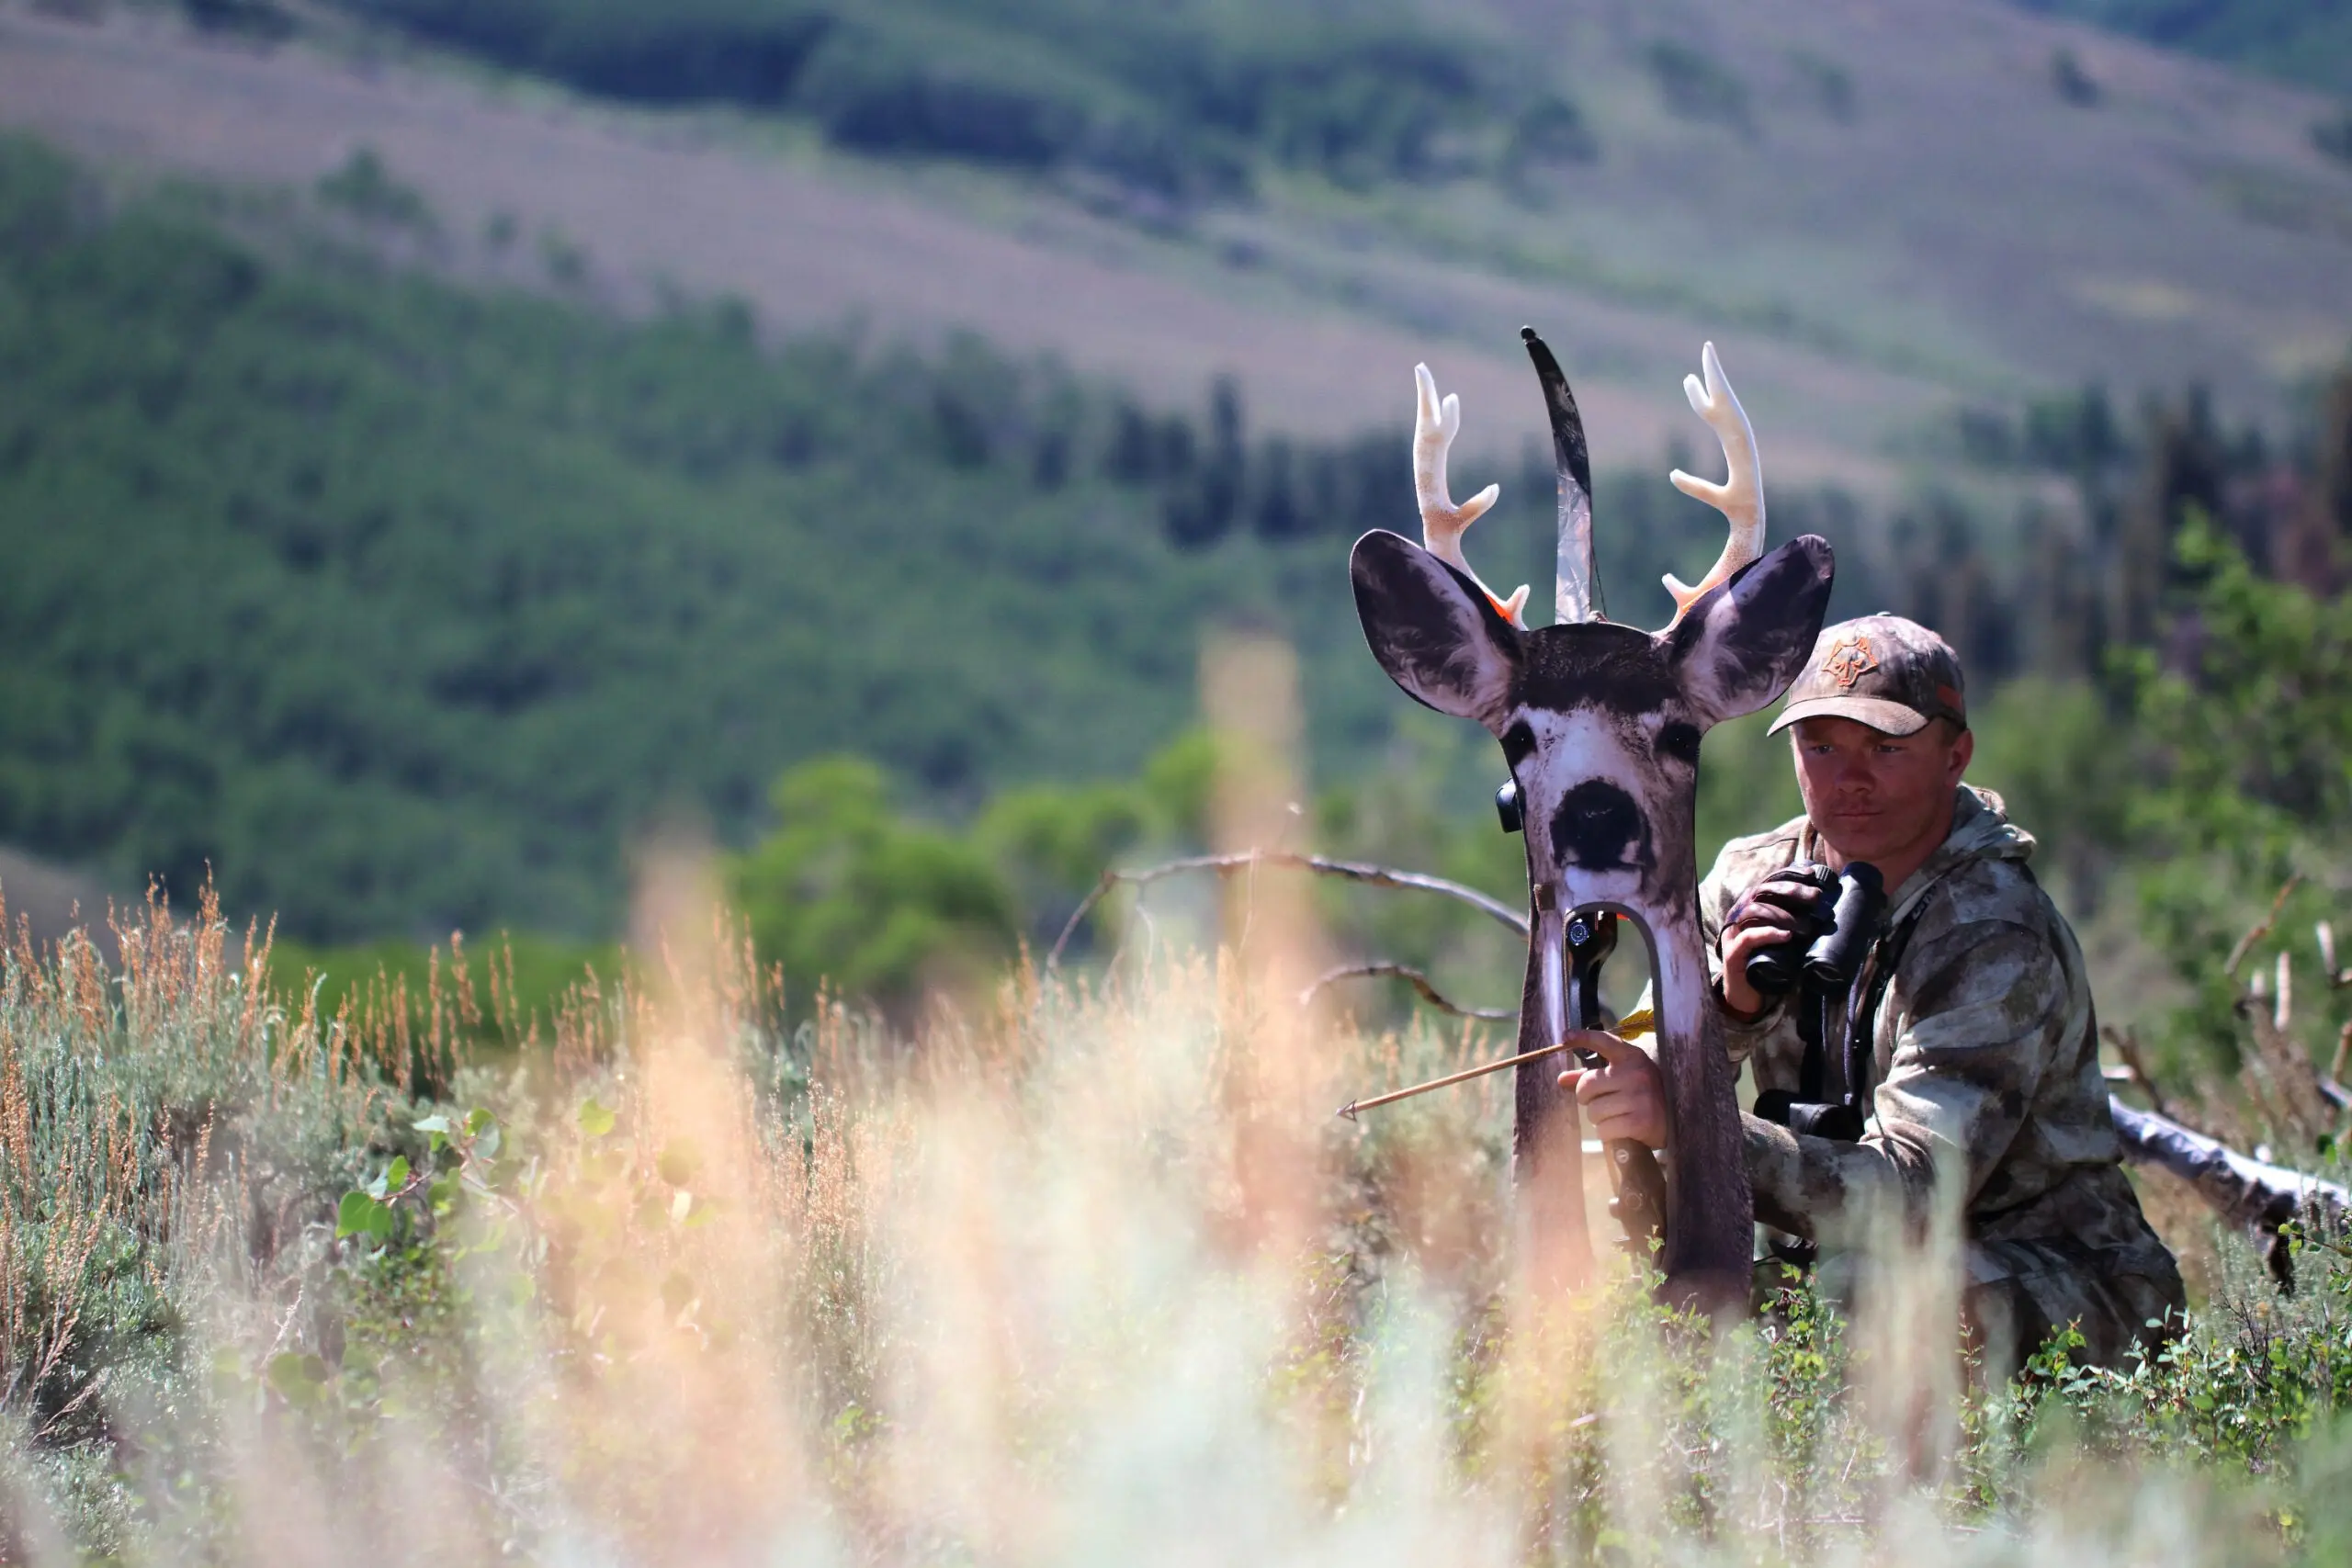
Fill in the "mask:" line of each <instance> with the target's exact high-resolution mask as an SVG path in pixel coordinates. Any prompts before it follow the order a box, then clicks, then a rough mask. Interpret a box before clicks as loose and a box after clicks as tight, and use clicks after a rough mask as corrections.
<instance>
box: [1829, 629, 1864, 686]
mask: <svg viewBox="0 0 2352 1568" xmlns="http://www.w3.org/2000/svg"><path fill="white" fill-rule="evenodd" d="M1877 668H1878V660H1877V658H1876V657H1875V656H1874V655H1872V654H1871V639H1870V638H1868V637H1863V636H1862V635H1860V633H1856V634H1855V635H1854V636H1852V637H1840V638H1838V643H1837V646H1836V647H1834V648H1832V649H1830V650H1829V657H1828V658H1827V659H1825V660H1822V662H1821V672H1822V673H1823V674H1824V675H1826V676H1828V677H1829V678H1830V679H1831V680H1833V681H1835V682H1838V690H1839V691H1841V692H1850V691H1852V690H1853V689H1854V682H1857V681H1859V680H1860V679H1861V678H1862V677H1863V676H1865V675H1867V674H1869V673H1870V672H1871V671H1873V670H1875V669H1877Z"/></svg>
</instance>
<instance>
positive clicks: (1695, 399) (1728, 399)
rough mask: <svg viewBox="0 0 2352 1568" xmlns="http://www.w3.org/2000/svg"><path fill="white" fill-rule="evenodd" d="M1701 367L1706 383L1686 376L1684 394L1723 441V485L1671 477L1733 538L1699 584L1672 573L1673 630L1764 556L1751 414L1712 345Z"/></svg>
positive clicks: (1677, 473) (1760, 473) (1678, 473)
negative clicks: (1720, 518) (1717, 516)
mask: <svg viewBox="0 0 2352 1568" xmlns="http://www.w3.org/2000/svg"><path fill="white" fill-rule="evenodd" d="M1699 363H1700V366H1701V367H1702V369H1704V370H1705V371H1706V374H1707V379H1706V384H1705V385H1704V386H1702V385H1701V384H1700V381H1699V378H1698V377H1696V376H1685V377H1684V378H1682V395H1683V396H1684V397H1687V398H1689V399H1690V400H1691V412H1694V413H1696V414H1697V415H1698V416H1699V417H1700V418H1701V419H1703V420H1705V421H1706V422H1707V423H1708V425H1709V426H1710V427H1711V428H1712V429H1713V431H1714V433H1715V439H1716V440H1718V441H1720V442H1722V443H1723V447H1724V468H1725V472H1724V482H1723V483H1721V484H1715V483H1713V482H1712V481H1711V480H1707V479H1700V478H1698V477H1697V476H1695V475H1691V474H1686V473H1684V472H1683V471H1682V470H1681V469H1679V468H1677V469H1675V470H1674V472H1673V474H1672V475H1670V476H1669V477H1670V478H1671V479H1673V481H1674V488H1675V489H1677V490H1679V491H1681V492H1682V493H1683V494H1685V495H1687V496H1690V497H1691V499H1692V500H1694V501H1703V502H1706V503H1707V504H1708V505H1709V506H1712V507H1713V508H1714V509H1715V510H1716V511H1718V512H1720V513H1723V514H1724V518H1725V519H1726V520H1728V521H1729V523H1730V524H1731V536H1730V537H1729V538H1727V539H1726V540H1724V553H1723V554H1722V555H1720V556H1718V557H1716V558H1715V564H1714V565H1713V566H1712V567H1710V568H1708V570H1707V575H1706V576H1704V577H1702V578H1701V579H1700V580H1699V581H1697V582H1696V583H1694V584H1692V585H1691V586H1689V587H1685V586H1684V585H1683V584H1682V581H1681V580H1680V579H1679V578H1677V577H1676V576H1675V575H1674V574H1673V573H1672V572H1668V573H1667V574H1666V579H1665V581H1666V591H1667V592H1668V593H1671V594H1673V595H1674V621H1669V622H1668V623H1667V625H1668V626H1673V625H1674V624H1675V622H1676V621H1679V620H1681V619H1682V617H1683V615H1684V614H1685V613H1686V612H1688V611H1689V610H1690V608H1691V605H1693V604H1697V603H1698V602H1699V598H1700V596H1701V595H1702V594H1703V593H1705V592H1707V591H1708V590H1709V589H1711V588H1713V587H1715V586H1716V585H1718V584H1719V583H1721V582H1723V581H1725V580H1726V579H1728V578H1729V577H1730V576H1731V574H1732V573H1733V572H1735V571H1737V570H1739V569H1740V568H1741V567H1744V566H1746V565H1747V563H1748V562H1749V561H1752V560H1754V559H1756V558H1758V556H1760V555H1762V554H1763V553H1764V469H1763V467H1762V465H1761V464H1760V463H1759V462H1758V458H1757V456H1756V432H1755V431H1754V430H1752V429H1750V428H1749V427H1748V423H1747V410H1745V409H1743V408H1741V407H1740V406H1739V398H1738V396H1737V395H1736V394H1735V393H1734V392H1733V391H1732V389H1731V382H1730V381H1729V380H1728V379H1727V378H1725V377H1724V365H1723V361H1722V360H1720V359H1718V358H1716V357H1715V345H1714V344H1712V343H1711V344H1707V345H1706V346H1705V347H1704V348H1702V349H1701V350H1700V353H1699Z"/></svg>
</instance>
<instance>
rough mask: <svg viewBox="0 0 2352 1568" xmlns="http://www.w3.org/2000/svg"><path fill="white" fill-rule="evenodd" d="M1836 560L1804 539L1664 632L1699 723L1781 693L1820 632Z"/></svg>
mask: <svg viewBox="0 0 2352 1568" xmlns="http://www.w3.org/2000/svg"><path fill="white" fill-rule="evenodd" d="M1835 566H1836V563H1835V561H1834V560H1833V558H1831V555H1830V551H1829V541H1828V540H1826V539H1824V538H1822V537H1820V536H1818V535H1815V534H1807V535H1805V536H1803V537H1801V538H1795V539H1791V540H1790V541H1789V542H1788V543H1787V544H1785V545H1782V546H1781V547H1780V548H1779V549H1777V550H1774V551H1772V552H1771V553H1770V554H1769V555H1767V556H1765V557H1763V558H1761V559H1758V560H1754V561H1750V562H1749V563H1748V564H1747V565H1746V566H1744V567H1742V568H1740V569H1739V570H1738V571H1736V572H1735V573H1733V574H1732V576H1731V578H1730V580H1729V581H1725V582H1724V583H1723V584H1721V585H1720V586H1718V587H1714V588H1711V589H1709V590H1708V591H1707V592H1705V593H1703V594H1702V595H1700V597H1699V598H1698V599H1697V600H1696V601H1694V602H1693V603H1692V604H1691V607H1690V608H1689V609H1688V610H1687V611H1686V612H1685V613H1684V614H1683V615H1682V618H1681V619H1680V620H1679V622H1677V623H1676V625H1675V626H1674V629H1673V630H1672V631H1671V632H1669V633H1668V634H1667V635H1668V641H1669V643H1670V645H1671V649H1672V657H1673V659H1674V660H1675V663H1676V666H1677V667H1678V668H1679V670H1680V671H1681V675H1682V682H1681V683H1682V690H1683V692H1684V693H1685V694H1686V695H1687V696H1688V697H1689V699H1690V702H1691V709H1692V710H1693V716H1695V717H1697V718H1698V719H1699V720H1700V722H1701V724H1702V726H1711V725H1716V724H1721V723H1722V722H1723V721H1724V720H1725V719H1727V718H1737V717H1738V716H1740V715H1742V714H1747V713H1754V712H1755V711H1756V710H1757V709H1758V708H1760V707H1762V706H1764V705H1766V704H1768V703H1770V702H1771V701H1772V700H1773V699H1774V698H1775V697H1778V696H1779V695H1780V694H1781V693H1782V692H1785V691H1787V690H1788V689H1789V684H1790V682H1792V681H1794V680H1795V679H1796V678H1797V674H1798V672H1799V671H1802V670H1803V669H1804V661H1805V659H1806V657H1807V656H1808V655H1810V654H1811V653H1812V652H1813V644H1814V639H1815V638H1816V637H1819V636H1820V635H1821V619H1822V616H1823V615H1826V614H1827V612H1828V609H1829V584H1830V580H1831V576H1832V573H1833V571H1834V570H1835Z"/></svg>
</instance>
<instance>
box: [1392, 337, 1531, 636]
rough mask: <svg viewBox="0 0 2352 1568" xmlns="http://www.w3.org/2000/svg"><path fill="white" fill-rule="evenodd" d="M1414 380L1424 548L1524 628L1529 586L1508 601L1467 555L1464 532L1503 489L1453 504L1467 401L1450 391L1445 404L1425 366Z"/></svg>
mask: <svg viewBox="0 0 2352 1568" xmlns="http://www.w3.org/2000/svg"><path fill="white" fill-rule="evenodd" d="M1413 382H1414V385H1415V386H1416V388H1418V389H1419V393H1420V396H1419V400H1418V402H1417V404H1416V407H1415V412H1414V417H1413V493H1414V495H1415V496H1416V497H1417V498H1418V499H1419V502H1420V504H1421V547H1422V548H1423V549H1425V550H1427V551H1429V553H1430V554H1431V555H1433V556H1435V557H1437V558H1438V559H1440V560H1442V561H1443V562H1445V564H1446V565H1448V566H1450V567H1452V568H1453V570H1456V571H1458V572H1460V573H1462V574H1463V575H1464V577H1467V578H1468V579H1469V580H1470V581H1473V582H1476V583H1477V584H1478V591H1479V592H1482V593H1484V594H1485V595H1486V596H1487V600H1488V601H1489V602H1490V603H1492V604H1493V605H1494V607H1495V613H1496V614H1497V615H1500V616H1502V618H1503V619H1504V620H1506V621H1509V622H1510V624H1511V625H1512V626H1518V627H1520V628H1521V630H1524V629H1525V628H1526V626H1527V621H1526V617H1525V615H1524V611H1525V610H1526V607H1527V585H1526V584H1525V583H1521V584H1520V586H1519V589H1518V591H1517V592H1514V593H1512V594H1511V596H1510V598H1508V599H1505V598H1503V597H1501V596H1500V595H1499V594H1498V593H1496V592H1495V591H1494V590H1493V589H1491V588H1489V587H1487V584H1486V582H1485V581H1483V580H1482V579H1481V578H1480V577H1479V576H1478V574H1477V573H1476V572H1475V571H1473V570H1470V562H1469V560H1468V558H1465V557H1464V555H1463V553H1462V536H1463V534H1464V532H1465V531H1466V530H1467V529H1468V528H1469V526H1470V525H1471V524H1473V523H1476V521H1478V519H1479V518H1481V517H1483V516H1485V515H1486V513H1487V508H1488V507H1490V506H1492V505H1494V503H1495V498H1496V497H1497V496H1498V495H1500V494H1501V493H1502V487H1501V486H1500V485H1488V486H1487V488H1486V489H1484V490H1482V491H1479V492H1478V493H1477V494H1476V495H1474V496H1472V497H1471V498H1470V499H1469V500H1467V501H1465V502H1463V503H1462V504H1461V505H1459V506H1456V505H1454V504H1453V496H1452V494H1451V493H1450V492H1449V491H1448V490H1447V488H1446V482H1445V454H1446V451H1447V449H1448V448H1449V447H1451V446H1453V437H1454V435H1455V434H1457V433H1458V432H1460V430H1461V429H1462V400H1461V399H1460V398H1459V397H1457V396H1455V395H1454V394H1453V393H1452V392H1448V393H1447V394H1446V395H1445V398H1444V400H1442V401H1441V400H1439V398H1438V395H1437V378H1435V377H1434V376H1431V375H1430V367H1428V366H1426V365H1416V366H1414V367H1413Z"/></svg>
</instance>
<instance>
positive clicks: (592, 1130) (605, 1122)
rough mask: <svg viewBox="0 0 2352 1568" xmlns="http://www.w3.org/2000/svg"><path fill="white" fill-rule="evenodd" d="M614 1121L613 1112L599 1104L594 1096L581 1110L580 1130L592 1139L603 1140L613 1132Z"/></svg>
mask: <svg viewBox="0 0 2352 1568" xmlns="http://www.w3.org/2000/svg"><path fill="white" fill-rule="evenodd" d="M614 1121H615V1117H614V1115H613V1112H612V1111H608V1110H606V1109H605V1107H604V1106H601V1105H599V1104H597V1103H596V1100H595V1097H594V1096H593V1095H592V1096H590V1097H589V1100H588V1102H587V1103H586V1104H584V1105H582V1107H581V1108H580V1130H581V1131H582V1132H583V1133H585V1134H588V1135H589V1136H590V1137H592V1138H601V1137H603V1136H604V1135H605V1134H607V1133H609V1132H611V1131H612V1130H613V1122H614Z"/></svg>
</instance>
